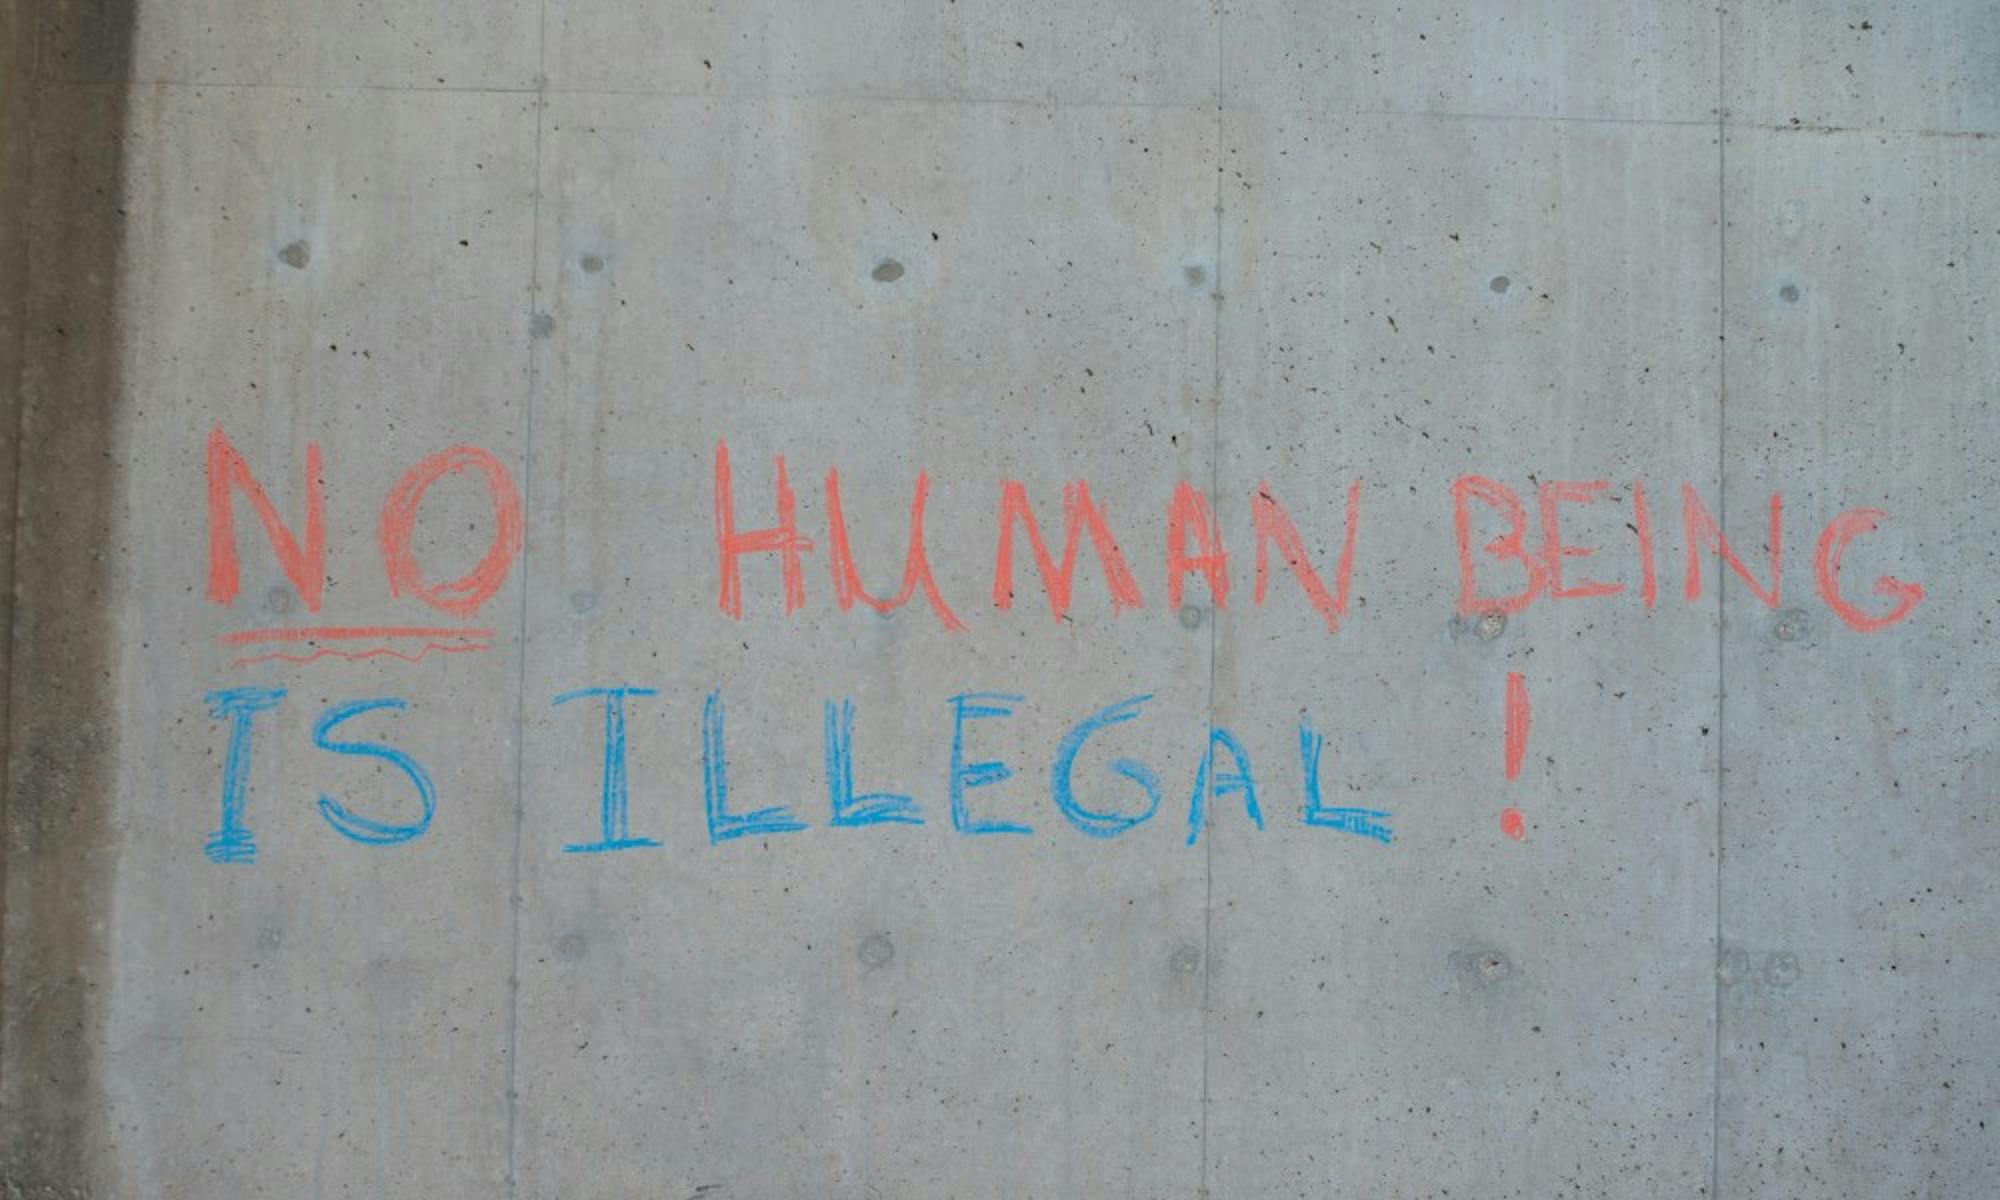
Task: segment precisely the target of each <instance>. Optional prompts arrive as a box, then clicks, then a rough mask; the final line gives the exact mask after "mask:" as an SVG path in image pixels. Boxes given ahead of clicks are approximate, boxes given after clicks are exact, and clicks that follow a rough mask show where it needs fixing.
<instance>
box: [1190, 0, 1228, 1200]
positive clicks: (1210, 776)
mask: <svg viewBox="0 0 2000 1200" xmlns="http://www.w3.org/2000/svg"><path fill="white" fill-rule="evenodd" d="M1227 20H1228V10H1227V9H1226V8H1225V7H1224V5H1223V4H1222V3H1217V5H1216V9H1215V263H1214V266H1213V269H1212V270H1210V272H1209V287H1210V290H1211V292H1212V295H1213V321H1212V324H1211V325H1210V327H1209V328H1210V330H1211V331H1212V334H1213V336H1212V338H1211V340H1210V342H1209V355H1210V358H1209V366H1210V370H1211V375H1210V379H1209V409H1210V411H1209V439H1208V494H1209V496H1210V497H1212V498H1213V500H1212V501H1211V502H1212V503H1217V504H1219V503H1220V501H1221V490H1220V485H1221V479H1222V304H1223V294H1224V293H1223V285H1222V176H1223V171H1224V156H1223V141H1224V131H1223V119H1222V108H1223V96H1224V90H1223V89H1224V83H1223V80H1224V75H1223V55H1224V53H1225V52H1226V47H1227V45H1228V41H1227V39H1226V38H1225V36H1224V28H1223V26H1224V24H1225V22H1226V21H1227ZM1221 626H1222V605H1221V604H1219V603H1215V600H1214V597H1210V606H1209V621H1208V728H1209V731H1213V730H1214V728H1215V656H1216V653H1217V648H1218V645H1219V643H1220V640H1221V634H1220V632H1219V631H1220V629H1221ZM1204 736H1207V735H1206V734H1205V735H1204ZM1208 751H1209V747H1208V746H1207V745H1206V744H1204V745H1203V747H1202V752H1203V753H1204V754H1207V753H1208ZM1214 775H1215V772H1213V771H1209V772H1207V773H1206V786H1207V787H1208V789H1209V794H1208V795H1207V796H1204V797H1202V811H1203V812H1204V813H1208V814H1210V815H1211V817H1212V816H1213V814H1214V812H1215V802H1214V797H1215V779H1214ZM1214 924H1215V838H1214V837H1212V836H1210V837H1205V838H1203V839H1202V896H1201V1183H1200V1186H1199V1189H1198V1193H1197V1194H1198V1195H1200V1196H1201V1197H1203V1198H1204V1200H1206V1197H1208V1196H1210V1195H1212V1194H1213V1193H1212V1192H1211V1190H1210V1188H1209V1186H1208V1168H1209V1157H1208V1109H1209V1090H1208V1065H1209V1045H1208V1043H1209V1025H1210V1017H1211V1012H1212V1009H1211V1007H1210V999H1209V997H1210V991H1209V988H1210V983H1209V981H1210V980H1211V979H1212V978H1213V977H1214V975H1215V939H1214Z"/></svg>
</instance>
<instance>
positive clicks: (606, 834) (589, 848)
mask: <svg viewBox="0 0 2000 1200" xmlns="http://www.w3.org/2000/svg"><path fill="white" fill-rule="evenodd" d="M659 694H660V692H659V689H658V688H648V687H631V686H621V687H595V688H578V689H577V690H575V691H573V692H564V693H563V694H562V695H560V696H557V697H556V698H555V700H554V701H553V702H552V703H554V704H556V705H563V704H568V703H569V702H570V701H572V700H581V699H583V698H585V697H587V696H602V697H604V784H603V796H602V799H601V800H600V802H599V805H598V823H599V827H600V830H601V833H602V836H600V837H599V838H598V840H597V841H594V842H581V843H578V844H576V845H573V846H564V847H563V852H564V853H566V854H602V853H605V852H606V851H610V850H637V849H641V848H643V847H647V846H658V845H659V844H660V843H659V842H658V841H657V840H655V839H653V838H646V837H633V836H632V815H631V808H632V795H631V787H630V785H629V783H628V782H627V779H626V768H625V698H626V697H627V696H657V695H659Z"/></svg>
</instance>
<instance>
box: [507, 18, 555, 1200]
mask: <svg viewBox="0 0 2000 1200" xmlns="http://www.w3.org/2000/svg"><path fill="white" fill-rule="evenodd" d="M548 17H549V9H548V0H542V3H541V5H540V6H539V11H538V12H537V15H536V31H535V155H534V166H533V171H534V177H533V178H532V179H530V180H529V185H530V193H529V194H530V196H531V198H532V199H531V201H530V204H529V208H530V211H531V213H532V216H531V218H530V220H531V225H530V228H529V230H528V312H527V318H528V322H529V325H528V327H527V329H524V330H522V331H521V332H522V333H523V334H524V335H525V336H526V340H527V344H528V377H527V389H526V391H527V409H526V411H525V412H524V413H523V414H522V416H521V443H522V446H521V456H522V457H521V495H522V509H523V512H524V513H525V520H526V524H527V527H528V528H529V529H530V530H531V531H532V529H533V527H534V520H535V401H536V395H537V393H538V391H539V390H540V389H539V388H538V387H537V386H536V385H537V383H538V382H539V379H540V371H539V368H538V366H537V364H536V349H535V339H534V337H533V335H532V334H531V333H529V332H528V330H529V329H532V327H533V324H532V323H533V321H534V319H535V312H536V308H537V305H538V304H539V302H540V296H541V271H542V125H543V117H544V114H545V113H546V110H547V106H548V96H547V92H548V76H547V69H548V62H547V57H548V54H547V52H548ZM533 543H534V538H533V537H532V535H531V536H529V537H526V538H524V539H523V541H522V544H521V560H520V571H521V576H520V578H521V623H520V636H519V638H518V640H517V642H516V646H517V650H516V656H517V657H516V659H515V663H516V666H515V675H514V858H513V867H512V871H511V872H510V875H509V883H508V888H507V917H508V926H509V928H508V947H509V948H508V961H507V1004H506V1009H507V1075H506V1087H507V1095H506V1101H507V1149H506V1154H507V1158H506V1163H507V1195H508V1196H509V1197H510V1198H511V1197H513V1196H514V1195H515V1194H516V1193H517V1190H518V1187H519V1178H518V1174H517V1167H516V1158H515V1142H516V1139H517V1137H518V1135H519V1130H520V1120H519V1110H520V1092H519V1085H520V1070H519V1067H518V1061H519V1057H520V1040H521V1039H520V1032H519V1031H520V1014H521V831H522V825H523V822H524V818H525V814H526V805H527V796H526V787H527V784H526V778H527V775H526V772H525V770H524V768H523V762H524V757H523V756H524V746H525V744H526V742H527V739H528V602H529V593H530V584H531V583H532V582H533V580H532V576H531V573H530V571H529V562H530V553H531V551H532V549H533Z"/></svg>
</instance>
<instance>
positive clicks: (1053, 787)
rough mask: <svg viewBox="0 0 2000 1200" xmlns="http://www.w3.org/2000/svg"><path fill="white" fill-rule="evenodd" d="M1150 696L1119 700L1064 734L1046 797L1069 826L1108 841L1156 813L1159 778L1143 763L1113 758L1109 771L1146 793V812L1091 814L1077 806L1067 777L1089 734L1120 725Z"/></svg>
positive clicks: (1158, 803) (1132, 717)
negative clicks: (1052, 801)
mask: <svg viewBox="0 0 2000 1200" xmlns="http://www.w3.org/2000/svg"><path fill="white" fill-rule="evenodd" d="M1152 698H1153V697H1152V696H1151V695H1145V696H1133V697H1131V698H1130V699H1128V700H1120V701H1119V702H1118V703H1116V704H1114V705H1112V706H1110V707H1109V708H1105V709H1101V710H1099V711H1098V712H1096V713H1093V714H1091V715H1090V716H1088V717H1085V718H1084V719H1083V720H1082V721H1080V722H1078V723H1077V726H1076V727H1075V728H1074V729H1071V730H1070V731H1069V733H1067V734H1066V735H1064V737H1063V740H1062V744H1061V745H1060V746H1059V747H1058V748H1057V749H1056V757H1055V761H1054V762H1053V763H1051V764H1050V766H1049V795H1050V796H1052V797H1054V798H1055V802H1056V807H1057V808H1059V809H1061V810H1062V815H1063V816H1065V817H1068V818H1069V821H1070V824H1072V825H1074V826H1076V827H1077V828H1078V829H1081V830H1082V831H1083V832H1085V833H1087V834H1089V835H1090V836H1091V837H1099V838H1108V837H1116V836H1117V835H1119V834H1121V833H1123V832H1125V831H1126V830H1128V829H1130V828H1132V827H1133V826H1134V825H1138V824H1141V823H1143V822H1144V821H1146V820H1148V819H1150V818H1151V817H1152V815H1153V814H1154V813H1155V812H1157V811H1159V807H1160V777H1159V776H1158V775H1155V774H1154V773H1153V772H1152V770H1151V769H1150V768H1148V767H1147V766H1146V765H1145V764H1144V763H1140V762H1134V761H1133V760H1132V759H1129V758H1120V759H1115V760H1113V761H1112V762H1111V763H1110V767H1111V769H1112V770H1113V771H1114V772H1116V773H1118V774H1120V775H1123V776H1124V777H1125V778H1127V779H1129V780H1131V781H1132V782H1133V783H1136V784H1138V785H1139V788H1140V790H1141V791H1143V792H1145V793H1146V811H1144V812H1141V813H1134V814H1131V815H1129V816H1128V815H1126V814H1124V813H1105V812H1094V811H1092V810H1091V809H1087V808H1085V807H1083V805H1081V804H1079V803H1077V800H1076V795H1075V792H1074V790H1073V789H1072V787H1071V779H1070V776H1071V774H1072V772H1073V771H1074V770H1075V768H1076V756H1077V754H1078V753H1079V752H1080V751H1081V750H1082V749H1083V743H1084V742H1085V741H1087V740H1089V738H1090V735H1091V734H1093V733H1096V732H1097V731H1098V730H1100V729H1103V728H1106V727H1107V726H1111V725H1122V724H1124V723H1125V722H1127V721H1130V720H1132V719H1134V718H1135V717H1137V716H1138V715H1139V706H1140V705H1142V704H1144V703H1145V702H1146V701H1148V700H1151V699H1152Z"/></svg>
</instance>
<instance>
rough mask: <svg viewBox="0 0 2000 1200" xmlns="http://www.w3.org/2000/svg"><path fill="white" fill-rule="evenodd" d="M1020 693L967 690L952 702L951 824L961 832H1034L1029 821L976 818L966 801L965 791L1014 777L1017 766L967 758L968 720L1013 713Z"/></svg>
mask: <svg viewBox="0 0 2000 1200" xmlns="http://www.w3.org/2000/svg"><path fill="white" fill-rule="evenodd" d="M1024 699H1025V698H1024V697H1021V696H1010V695H1008V694H1007V693H1005V692H966V693H965V694H963V695H959V696H953V697H952V698H951V700H950V701H949V703H950V704H951V824H952V827H953V828H954V829H956V830H958V831H959V832H960V833H970V834H983V833H1019V834H1031V833H1033V832H1034V830H1033V829H1031V828H1029V827H1028V826H1026V825H1016V824H1014V823H1013V822H1011V821H975V820H973V819H972V811H971V809H970V808H969V807H968V806H967V805H966V803H965V793H967V792H968V791H971V790H972V789H973V788H976V787H988V786H990V785H992V784H996V783H999V782H1001V781H1002V780H1006V779H1011V778H1012V777H1013V775H1014V768H1012V767H1010V766H1008V765H1007V764H1006V763H1003V762H993V761H988V762H976V763H968V762H966V761H965V723H966V722H967V721H983V720H989V719H993V718H997V717H1011V716H1013V715H1014V706H1015V705H1016V704H1020V703H1022V702H1023V700H1024Z"/></svg>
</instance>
